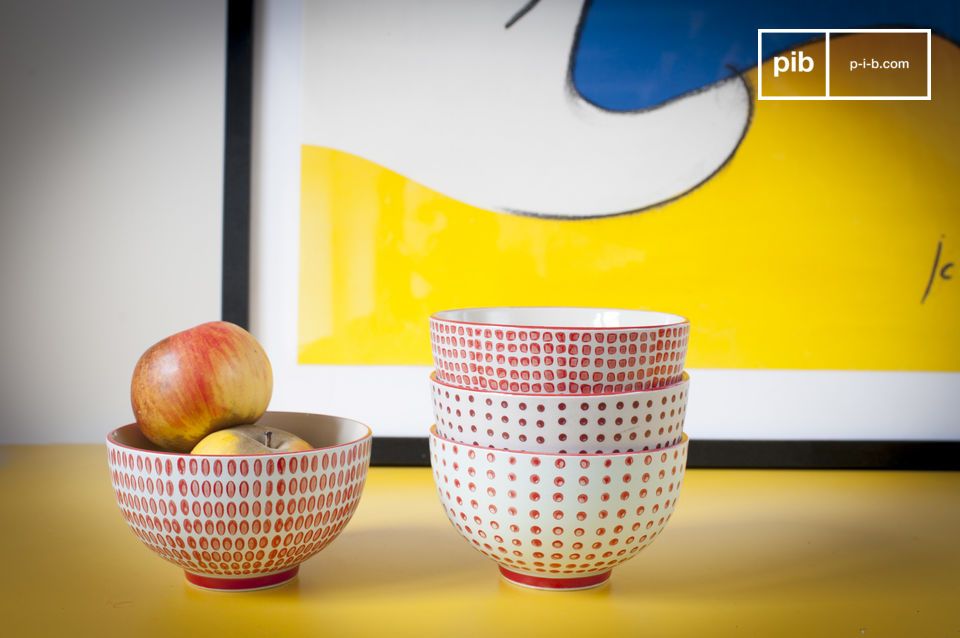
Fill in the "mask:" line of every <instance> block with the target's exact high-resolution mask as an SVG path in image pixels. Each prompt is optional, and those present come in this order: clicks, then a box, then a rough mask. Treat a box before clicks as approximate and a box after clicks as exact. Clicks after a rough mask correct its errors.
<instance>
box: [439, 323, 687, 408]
mask: <svg viewBox="0 0 960 638" xmlns="http://www.w3.org/2000/svg"><path fill="white" fill-rule="evenodd" d="M689 333H690V324H688V323H683V324H678V325H672V326H662V327H655V328H620V329H617V328H610V329H603V330H575V329H568V328H519V327H517V328H514V327H497V326H473V325H467V324H462V323H454V322H449V321H444V320H440V319H435V318H431V319H430V345H431V348H432V350H433V359H434V363H435V364H436V374H437V378H438V379H440V380H441V381H444V382H446V383H451V384H453V385H457V386H460V387H463V388H471V389H475V390H495V391H496V390H499V391H503V392H521V393H524V394H530V393H533V394H598V393H609V392H633V391H637V390H650V389H656V388H662V387H664V386H668V385H672V384H675V383H679V382H680V380H681V378H682V374H683V366H684V360H685V358H686V353H687V341H688V338H689Z"/></svg>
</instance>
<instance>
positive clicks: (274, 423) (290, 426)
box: [107, 412, 372, 454]
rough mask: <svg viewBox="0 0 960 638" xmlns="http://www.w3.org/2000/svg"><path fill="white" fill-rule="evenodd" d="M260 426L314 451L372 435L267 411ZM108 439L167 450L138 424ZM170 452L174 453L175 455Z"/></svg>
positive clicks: (356, 427) (349, 425) (332, 421)
mask: <svg viewBox="0 0 960 638" xmlns="http://www.w3.org/2000/svg"><path fill="white" fill-rule="evenodd" d="M257 424H258V425H263V426H266V427H272V428H277V429H279V430H286V431H287V432H290V433H291V434H295V435H297V436H299V437H300V438H301V439H303V440H304V441H306V442H307V443H309V444H310V445H312V446H313V447H314V448H315V449H323V448H331V447H336V446H338V445H345V444H347V443H353V442H355V441H359V440H361V439H364V438H366V437H368V436H371V435H372V432H371V431H370V428H369V427H367V426H366V425H364V424H363V423H360V422H359V421H354V420H352V419H345V418H343V417H338V416H328V415H326V414H308V413H304V412H267V413H265V414H264V415H263V416H262V417H260V420H259V421H257ZM107 439H108V440H109V441H110V442H111V443H115V444H117V445H123V446H126V447H131V448H136V449H138V450H150V451H153V452H166V450H163V449H162V448H160V447H158V446H156V445H154V444H153V443H152V442H151V441H150V440H149V439H147V437H145V436H143V433H142V432H140V428H139V427H137V425H136V423H131V424H130V425H125V426H123V427H120V428H117V429H116V430H114V431H113V432H111V433H110V434H109V435H108V436H107ZM168 453H170V454H175V453H174V452H168Z"/></svg>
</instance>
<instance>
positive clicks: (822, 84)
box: [758, 33, 827, 99]
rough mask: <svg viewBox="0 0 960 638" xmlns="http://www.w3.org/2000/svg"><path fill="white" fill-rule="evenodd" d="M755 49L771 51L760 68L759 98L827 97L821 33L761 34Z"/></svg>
mask: <svg viewBox="0 0 960 638" xmlns="http://www.w3.org/2000/svg"><path fill="white" fill-rule="evenodd" d="M800 42H806V44H800ZM758 48H762V49H766V50H767V51H770V53H769V54H768V55H769V57H768V58H767V59H766V62H765V63H764V64H763V65H762V67H761V73H762V75H761V87H760V88H761V90H762V93H761V94H760V97H761V99H763V98H765V97H781V96H782V97H787V96H789V97H819V96H824V95H826V94H827V78H826V68H827V64H826V51H825V47H824V42H823V35H822V34H817V33H811V34H806V33H789V34H780V33H763V34H762V38H761V40H760V43H759V47H758Z"/></svg>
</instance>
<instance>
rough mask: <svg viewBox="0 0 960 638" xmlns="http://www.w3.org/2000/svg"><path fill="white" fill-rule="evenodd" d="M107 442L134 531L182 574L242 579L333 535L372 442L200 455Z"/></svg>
mask: <svg viewBox="0 0 960 638" xmlns="http://www.w3.org/2000/svg"><path fill="white" fill-rule="evenodd" d="M107 448H108V450H107V455H108V458H107V460H108V465H109V467H110V475H111V481H112V483H113V488H114V492H115V495H116V499H117V504H118V505H119V506H120V512H121V514H122V515H123V518H124V520H125V521H126V522H127V525H128V526H129V527H130V529H131V530H132V531H133V533H134V534H135V535H136V536H137V538H139V539H140V540H141V541H142V542H143V543H144V544H145V545H146V546H147V547H149V548H150V549H152V550H153V551H154V552H156V553H157V554H158V555H160V556H161V557H162V558H164V559H166V560H168V561H170V562H172V563H175V564H176V565H179V566H180V567H182V568H183V569H185V570H187V571H190V572H193V573H196V574H207V575H212V576H220V577H224V576H238V577H239V576H250V575H257V574H266V573H270V572H276V571H282V570H284V569H289V568H290V567H293V566H294V565H298V564H300V563H301V562H303V561H305V560H307V559H308V558H310V557H311V556H313V555H314V554H316V553H317V552H319V551H320V550H322V549H323V548H324V547H326V546H327V545H328V544H329V543H330V542H331V541H333V539H335V538H336V537H337V536H338V535H339V534H340V532H341V531H342V530H343V528H344V527H345V526H346V524H347V523H348V522H349V521H350V518H351V517H352V516H353V513H354V511H355V510H356V507H357V504H358V502H359V500H360V495H361V493H362V491H363V486H364V482H365V480H366V476H367V469H368V468H369V465H370V448H371V439H370V438H366V439H364V440H361V441H357V442H354V443H351V444H349V445H344V446H340V447H337V448H334V449H326V450H324V449H319V450H312V451H308V452H302V453H295V454H289V455H284V456H281V457H268V458H263V457H257V456H232V457H229V459H224V460H221V459H208V458H203V459H201V460H200V461H199V462H197V459H196V458H193V459H191V458H190V457H189V456H187V455H184V456H182V457H180V458H179V459H173V458H172V457H171V455H169V454H158V453H155V452H150V451H147V450H133V449H130V448H126V447H121V446H117V445H113V444H112V443H110V442H109V441H108V443H107ZM224 467H226V471H224Z"/></svg>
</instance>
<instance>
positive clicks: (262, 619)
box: [0, 445, 960, 638]
mask: <svg viewBox="0 0 960 638" xmlns="http://www.w3.org/2000/svg"><path fill="white" fill-rule="evenodd" d="M0 511H2V530H3V531H2V536H0V547H2V551H3V555H2V556H3V562H2V565H3V574H2V583H3V585H2V587H3V591H2V596H0V635H2V636H9V637H11V638H14V637H20V636H121V635H122V636H130V637H143V636H163V637H164V638H171V637H179V636H186V635H190V636H312V637H318V636H358V635H377V636H513V635H518V636H584V637H588V636H589V637H592V636H606V635H609V636H620V635H627V636H727V635H730V636H804V637H822V636H850V637H852V638H862V637H864V636H865V637H867V638H873V637H878V636H897V637H905V638H906V637H910V638H912V637H917V636H938V637H960V473H932V472H931V473H919V472H866V471H857V472H855V471H830V472H824V471H785V470H778V471H758V470H737V471H734V470H691V471H689V472H688V474H687V477H686V479H685V481H684V485H683V491H682V493H681V496H680V502H679V505H678V508H677V511H676V513H675V514H674V516H673V519H672V520H671V521H670V524H669V525H668V526H667V528H666V530H665V531H664V533H663V535H662V536H661V537H660V538H658V539H657V540H656V541H655V542H654V543H653V544H652V545H651V546H650V547H648V548H647V549H645V550H644V551H643V552H641V553H640V554H639V555H638V556H637V558H635V559H633V560H632V561H630V562H628V563H626V564H625V565H622V566H620V567H618V568H617V569H615V570H614V572H613V578H612V579H611V581H610V583H609V584H608V585H605V586H603V587H601V588H599V589H595V590H590V591H582V592H540V591H533V590H526V589H521V588H517V587H515V586H513V585H509V584H507V583H506V582H504V581H502V580H501V579H500V578H499V575H498V572H497V569H496V566H495V565H494V564H493V563H491V562H489V561H488V560H487V559H485V558H484V557H483V556H481V555H480V554H479V553H477V552H475V551H474V550H473V549H471V547H470V546H469V545H468V544H467V542H466V541H464V540H463V539H462V538H460V536H459V535H458V534H457V533H456V531H455V530H454V529H453V527H452V526H451V525H450V524H449V523H448V522H447V519H446V518H445V516H444V514H443V512H442V510H441V508H440V505H439V501H438V499H437V496H436V493H435V492H434V488H433V482H432V479H431V474H430V471H429V469H426V468H373V469H371V471H370V475H369V477H368V480H367V485H366V488H365V491H364V495H363V499H362V501H361V503H360V507H359V509H358V510H357V513H356V515H355V517H354V519H353V521H352V522H351V523H350V524H349V525H348V526H347V528H346V529H345V530H344V532H343V534H342V535H341V536H340V537H339V538H338V539H337V540H336V541H335V542H334V543H333V544H332V545H331V546H330V547H328V548H327V549H325V550H324V551H323V552H321V553H320V554H319V555H317V556H316V557H314V558H312V559H310V560H309V561H307V562H306V563H305V564H304V565H303V566H302V567H301V570H300V576H299V578H298V579H297V580H295V581H293V582H292V583H291V584H288V585H285V586H282V587H279V588H276V589H272V590H266V591H260V592H249V593H232V594H227V593H212V592H207V591H202V590H198V589H195V588H193V587H192V586H190V585H188V584H187V583H186V581H185V580H184V578H183V574H182V572H181V571H180V570H179V569H178V568H177V567H175V566H174V565H171V564H168V563H166V562H164V561H163V560H161V559H160V558H158V557H157V556H155V555H154V554H153V553H151V552H150V551H149V550H147V549H146V548H145V547H144V546H142V545H141V544H140V542H139V541H138V540H137V539H136V538H135V537H134V535H133V534H132V533H131V532H130V531H129V530H128V529H127V526H126V524H125V523H124V522H123V520H122V519H121V517H120V513H119V511H118V509H117V506H116V504H115V502H114V499H113V492H112V489H111V486H110V480H109V475H108V472H107V466H106V450H105V448H103V447H102V446H92V445H91V446H10V447H0Z"/></svg>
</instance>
